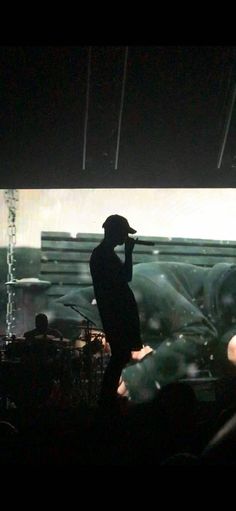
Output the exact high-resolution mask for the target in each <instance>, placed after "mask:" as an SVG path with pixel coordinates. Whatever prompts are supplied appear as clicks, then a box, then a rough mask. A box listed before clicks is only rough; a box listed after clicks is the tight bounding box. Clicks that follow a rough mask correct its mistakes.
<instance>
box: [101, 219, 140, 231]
mask: <svg viewBox="0 0 236 511" xmlns="http://www.w3.org/2000/svg"><path fill="white" fill-rule="evenodd" d="M102 227H104V229H120V228H125V229H126V231H127V232H129V233H130V234H134V233H135V232H137V231H136V230H135V229H133V228H132V227H130V225H129V222H128V220H127V219H126V218H125V217H124V216H121V215H110V216H108V217H107V219H106V220H105V222H104V223H103V224H102Z"/></svg>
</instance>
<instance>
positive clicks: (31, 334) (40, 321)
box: [24, 313, 63, 340]
mask: <svg viewBox="0 0 236 511" xmlns="http://www.w3.org/2000/svg"><path fill="white" fill-rule="evenodd" d="M41 335H42V336H44V335H45V336H48V335H50V336H53V337H56V338H59V339H62V338H63V335H62V333H61V332H60V331H59V330H57V329H56V328H50V327H49V326H48V318H47V316H46V314H42V313H39V314H36V316H35V328H34V329H33V330H29V331H27V332H25V333H24V337H25V339H26V340H30V339H33V338H35V337H37V336H41Z"/></svg>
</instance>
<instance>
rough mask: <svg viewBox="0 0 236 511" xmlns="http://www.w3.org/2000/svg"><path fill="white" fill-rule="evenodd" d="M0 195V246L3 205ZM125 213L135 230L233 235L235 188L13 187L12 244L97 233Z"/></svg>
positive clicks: (4, 240) (218, 236)
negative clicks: (51, 234) (45, 234)
mask: <svg viewBox="0 0 236 511" xmlns="http://www.w3.org/2000/svg"><path fill="white" fill-rule="evenodd" d="M0 193H1V200H0V223H1V230H0V246H4V245H7V206H6V204H5V200H4V192H3V190H2V191H1V192H0ZM114 213H118V214H120V215H124V216H126V217H127V218H128V220H129V223H130V225H131V226H132V227H134V228H135V229H136V230H137V235H140V236H141V235H145V236H167V237H188V238H205V239H219V240H220V239H222V240H236V222H235V220H236V190H235V189H231V188H228V189H225V188H224V189H219V188H211V189H208V188H202V189H199V188H191V189H188V188H183V189H181V188H161V189H154V188H151V189H135V188H133V189H122V188H113V189H53V190H52V189H51V190H45V189H38V190H35V189H34V190H19V202H18V205H17V214H16V230H17V246H29V247H40V233H41V231H63V232H69V233H71V235H73V236H74V235H75V234H76V233H79V232H81V233H83V232H91V233H102V232H103V229H102V223H103V221H104V220H105V218H106V217H107V216H108V215H110V214H114Z"/></svg>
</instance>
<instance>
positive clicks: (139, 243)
mask: <svg viewBox="0 0 236 511" xmlns="http://www.w3.org/2000/svg"><path fill="white" fill-rule="evenodd" d="M130 238H131V236H130ZM132 239H133V240H134V242H135V245H148V246H150V247H153V246H154V245H155V243H154V241H145V240H139V239H138V238H137V239H135V238H132Z"/></svg>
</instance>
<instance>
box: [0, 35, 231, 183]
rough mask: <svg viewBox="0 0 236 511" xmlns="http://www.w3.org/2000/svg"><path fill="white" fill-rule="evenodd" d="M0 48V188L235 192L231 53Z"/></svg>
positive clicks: (215, 49)
mask: <svg viewBox="0 0 236 511" xmlns="http://www.w3.org/2000/svg"><path fill="white" fill-rule="evenodd" d="M88 49H89V47H88V46H70V45H68V46H66V45H65V46H59V45H58V46H56V45H55V46H53V45H52V46H1V47H0V69H1V77H0V82H1V87H0V157H1V177H0V186H1V188H32V187H33V188H34V187H35V188H45V187H46V188H80V187H86V188H87V187H88V188H93V187H101V188H109V187H205V186H207V187H221V186H223V187H234V186H235V182H236V179H235V178H236V163H235V159H234V157H235V156H236V103H235V105H234V110H233V114H232V119H231V123H230V127H229V132H228V136H227V141H226V145H225V149H224V154H223V159H222V163H221V166H220V169H218V168H217V162H218V158H219V152H220V149H221V147H222V142H223V136H224V133H225V123H226V121H227V118H228V115H229V106H230V102H231V100H232V93H233V90H234V86H235V82H236V80H235V78H236V72H235V71H236V66H235V62H236V46H223V45H222V46H210V45H209V46H172V45H170V46H168V45H165V46H155V45H153V46H138V45H130V46H129V47H128V65H127V76H126V84H125V95H124V108H123V116H122V124H121V138H120V148H119V160H118V169H117V170H115V169H114V166H115V153H116V144H117V133H118V119H119V109H120V99H121V89H122V78H123V69H124V56H125V46H122V45H121V46H119V45H114V46H102V45H100V46H92V49H91V51H92V53H91V76H90V94H89V110H88V127H87V144H86V169H85V170H83V169H82V162H83V143H84V126H85V108H86V87H87V66H88Z"/></svg>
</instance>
